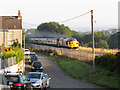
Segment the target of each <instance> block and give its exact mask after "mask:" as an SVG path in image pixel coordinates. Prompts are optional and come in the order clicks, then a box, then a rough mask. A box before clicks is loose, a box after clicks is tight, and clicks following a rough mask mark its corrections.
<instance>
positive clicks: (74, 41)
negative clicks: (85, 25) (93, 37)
mask: <svg viewBox="0 0 120 90" xmlns="http://www.w3.org/2000/svg"><path fill="white" fill-rule="evenodd" d="M68 47H69V48H78V47H79V42H78V41H76V40H73V41H70V42H69V44H68Z"/></svg>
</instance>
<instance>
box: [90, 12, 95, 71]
mask: <svg viewBox="0 0 120 90" xmlns="http://www.w3.org/2000/svg"><path fill="white" fill-rule="evenodd" d="M91 29H92V54H93V57H92V59H93V72H95V50H94V30H93V10H91Z"/></svg>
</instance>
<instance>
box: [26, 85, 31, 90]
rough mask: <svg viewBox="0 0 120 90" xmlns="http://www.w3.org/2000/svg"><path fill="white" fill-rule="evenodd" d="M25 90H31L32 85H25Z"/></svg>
mask: <svg viewBox="0 0 120 90" xmlns="http://www.w3.org/2000/svg"><path fill="white" fill-rule="evenodd" d="M25 90H33V86H32V85H27V86H26V88H25Z"/></svg>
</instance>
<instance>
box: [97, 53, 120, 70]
mask: <svg viewBox="0 0 120 90" xmlns="http://www.w3.org/2000/svg"><path fill="white" fill-rule="evenodd" d="M119 57H120V55H114V54H106V55H103V56H96V57H95V64H96V65H98V66H101V67H105V68H107V69H109V70H110V71H112V72H113V71H120V68H119V66H120V60H119Z"/></svg>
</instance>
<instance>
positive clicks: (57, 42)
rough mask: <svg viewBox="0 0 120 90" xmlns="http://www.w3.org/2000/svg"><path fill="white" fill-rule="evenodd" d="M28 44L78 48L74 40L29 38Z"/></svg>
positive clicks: (77, 43)
mask: <svg viewBox="0 0 120 90" xmlns="http://www.w3.org/2000/svg"><path fill="white" fill-rule="evenodd" d="M30 42H31V43H34V44H39V45H48V46H55V47H65V48H78V47H79V42H78V41H77V39H75V38H38V37H34V38H33V37H32V38H30Z"/></svg>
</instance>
